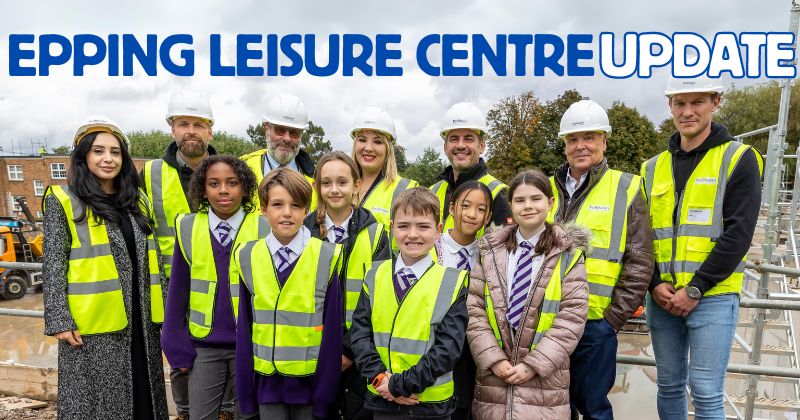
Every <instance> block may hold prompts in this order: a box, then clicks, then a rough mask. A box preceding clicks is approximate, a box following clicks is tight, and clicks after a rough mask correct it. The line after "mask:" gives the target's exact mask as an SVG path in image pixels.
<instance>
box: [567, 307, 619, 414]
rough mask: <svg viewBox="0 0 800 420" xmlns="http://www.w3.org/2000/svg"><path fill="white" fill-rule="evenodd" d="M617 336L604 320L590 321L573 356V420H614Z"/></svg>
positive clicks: (571, 400) (571, 387)
mask: <svg viewBox="0 0 800 420" xmlns="http://www.w3.org/2000/svg"><path fill="white" fill-rule="evenodd" d="M616 357H617V333H616V331H614V328H612V327H611V325H609V324H608V322H606V320H604V319H599V320H595V321H587V322H586V329H585V330H584V332H583V337H581V340H580V341H579V342H578V347H576V348H575V351H574V352H573V353H572V356H571V357H570V369H569V373H570V381H569V382H570V383H569V401H570V406H571V408H572V418H573V419H577V418H578V413H579V412H580V414H581V415H582V416H583V418H584V420H607V419H613V418H614V413H613V411H612V409H611V402H610V401H609V400H608V392H609V391H611V387H613V386H614V379H615V378H616V374H617V361H616Z"/></svg>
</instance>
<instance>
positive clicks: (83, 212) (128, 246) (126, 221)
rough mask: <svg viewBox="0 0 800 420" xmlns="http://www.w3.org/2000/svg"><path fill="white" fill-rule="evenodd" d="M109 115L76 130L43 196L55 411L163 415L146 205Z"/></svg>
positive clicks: (158, 291) (156, 267)
mask: <svg viewBox="0 0 800 420" xmlns="http://www.w3.org/2000/svg"><path fill="white" fill-rule="evenodd" d="M129 148H130V144H129V142H128V138H127V137H126V136H125V134H123V132H122V130H121V129H120V128H119V126H117V124H116V123H114V122H113V121H111V120H109V119H108V118H106V117H103V116H94V117H90V118H89V121H87V122H86V124H84V125H82V126H81V127H80V128H79V129H78V131H77V133H76V134H75V140H74V150H73V152H72V156H71V160H70V168H69V178H68V179H69V180H68V184H67V185H56V186H51V187H50V188H49V189H48V191H47V193H46V194H45V195H46V197H45V200H44V231H45V235H44V238H45V239H44V261H43V262H44V267H43V281H44V312H45V334H47V335H52V336H55V337H56V338H58V340H59V345H58V417H59V418H60V419H66V418H70V419H72V418H86V419H88V418H93V419H94V418H113V419H137V420H138V419H166V418H167V399H166V393H165V389H164V368H163V365H162V361H161V360H162V359H161V345H160V342H159V336H160V332H161V331H160V330H161V328H160V325H159V324H160V323H161V322H162V321H163V319H164V298H165V293H166V288H165V280H164V278H165V277H164V271H163V267H162V266H161V265H160V263H159V255H158V253H159V251H158V249H157V246H156V243H155V240H154V238H153V229H152V226H151V224H150V219H149V217H148V215H147V214H146V213H147V211H146V210H144V209H146V208H147V203H146V202H145V200H146V198H145V196H144V195H141V194H140V193H139V178H138V177H137V176H136V168H135V167H134V165H133V160H132V159H131V157H130V154H129V152H128V150H129Z"/></svg>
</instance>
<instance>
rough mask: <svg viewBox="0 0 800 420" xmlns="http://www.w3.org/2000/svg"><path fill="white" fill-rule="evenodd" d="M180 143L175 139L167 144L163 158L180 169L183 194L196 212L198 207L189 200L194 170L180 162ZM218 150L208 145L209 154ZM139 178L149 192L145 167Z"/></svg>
mask: <svg viewBox="0 0 800 420" xmlns="http://www.w3.org/2000/svg"><path fill="white" fill-rule="evenodd" d="M177 153H178V144H177V143H175V142H174V141H173V142H172V143H170V144H169V146H167V150H165V151H164V156H162V157H161V160H163V161H164V163H166V164H167V165H169V166H172V167H173V168H175V169H177V170H178V177H179V178H180V180H181V187H183V195H184V196H186V201H188V202H189V208H191V209H192V212H196V211H197V209H196V208H195V207H194V205H192V200H189V181H190V180H191V179H192V174H193V173H194V170H193V169H192V168H190V167H188V166H186V165H181V164H180V163H179V162H178V157H177ZM216 154H217V150H216V149H214V147H213V146H212V145H210V144H209V145H208V155H209V156H211V155H216ZM139 180H140V181H141V182H142V188H144V190H145V192H147V187H148V184H149V183H148V182H146V180H145V176H144V169H142V170H141V171H140V172H139Z"/></svg>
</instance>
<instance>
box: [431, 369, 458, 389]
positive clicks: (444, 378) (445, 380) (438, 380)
mask: <svg viewBox="0 0 800 420" xmlns="http://www.w3.org/2000/svg"><path fill="white" fill-rule="evenodd" d="M452 380H453V372H452V371H450V372H447V373H445V374H444V375H442V376H440V377H438V378H436V382H434V383H433V386H439V385H444V384H446V383H448V382H450V381H452Z"/></svg>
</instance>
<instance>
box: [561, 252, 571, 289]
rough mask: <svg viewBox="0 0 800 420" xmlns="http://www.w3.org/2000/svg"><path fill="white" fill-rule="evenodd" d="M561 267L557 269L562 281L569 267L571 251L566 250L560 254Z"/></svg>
mask: <svg viewBox="0 0 800 420" xmlns="http://www.w3.org/2000/svg"><path fill="white" fill-rule="evenodd" d="M559 258H561V268H560V270H559V274H560V275H561V281H562V282H563V281H564V278H565V277H566V276H567V268H569V265H570V263H572V251H567V252H564V253H562V254H561V257H559Z"/></svg>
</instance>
